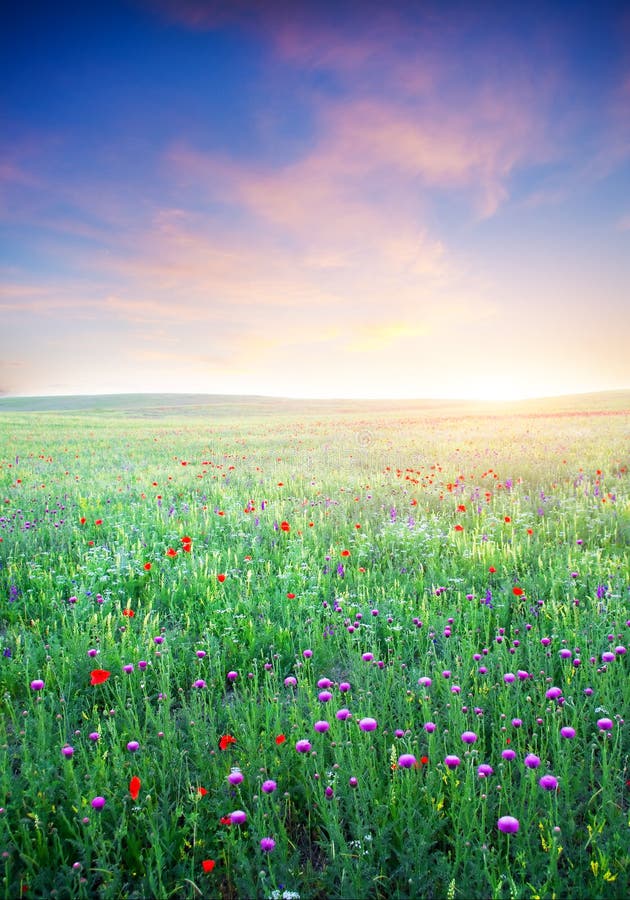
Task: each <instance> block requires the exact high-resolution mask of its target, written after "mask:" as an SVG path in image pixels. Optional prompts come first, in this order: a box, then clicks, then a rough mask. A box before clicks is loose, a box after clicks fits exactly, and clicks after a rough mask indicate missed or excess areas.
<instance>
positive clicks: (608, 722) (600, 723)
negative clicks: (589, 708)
mask: <svg viewBox="0 0 630 900" xmlns="http://www.w3.org/2000/svg"><path fill="white" fill-rule="evenodd" d="M597 727H598V728H599V730H600V731H610V729H611V728H612V727H613V723H612V719H598V720H597Z"/></svg>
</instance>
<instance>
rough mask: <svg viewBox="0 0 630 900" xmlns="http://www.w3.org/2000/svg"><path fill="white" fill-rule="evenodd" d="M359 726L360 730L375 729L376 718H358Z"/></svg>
mask: <svg viewBox="0 0 630 900" xmlns="http://www.w3.org/2000/svg"><path fill="white" fill-rule="evenodd" d="M359 728H360V729H361V731H375V729H376V728H377V721H376V719H371V718H369V717H367V718H365V719H359Z"/></svg>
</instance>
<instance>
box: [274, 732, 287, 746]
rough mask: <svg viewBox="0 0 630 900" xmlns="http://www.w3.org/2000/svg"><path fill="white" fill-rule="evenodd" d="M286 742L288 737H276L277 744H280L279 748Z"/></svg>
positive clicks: (281, 735)
mask: <svg viewBox="0 0 630 900" xmlns="http://www.w3.org/2000/svg"><path fill="white" fill-rule="evenodd" d="M285 741H286V737H285V736H284V735H283V734H278V735H276V744H278V746H280V744H284V742H285Z"/></svg>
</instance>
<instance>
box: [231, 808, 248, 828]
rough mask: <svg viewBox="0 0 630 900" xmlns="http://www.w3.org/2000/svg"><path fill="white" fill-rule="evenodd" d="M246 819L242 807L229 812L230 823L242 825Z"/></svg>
mask: <svg viewBox="0 0 630 900" xmlns="http://www.w3.org/2000/svg"><path fill="white" fill-rule="evenodd" d="M246 821H247V813H244V812H243V810H242V809H235V810H234V812H232V813H230V822H231V823H232V825H244V824H245V822H246Z"/></svg>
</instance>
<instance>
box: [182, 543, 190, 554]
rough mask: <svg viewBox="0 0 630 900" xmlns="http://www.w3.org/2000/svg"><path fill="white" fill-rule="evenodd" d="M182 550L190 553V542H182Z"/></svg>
mask: <svg viewBox="0 0 630 900" xmlns="http://www.w3.org/2000/svg"><path fill="white" fill-rule="evenodd" d="M182 550H183V551H184V553H190V552H191V550H192V544H182Z"/></svg>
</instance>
